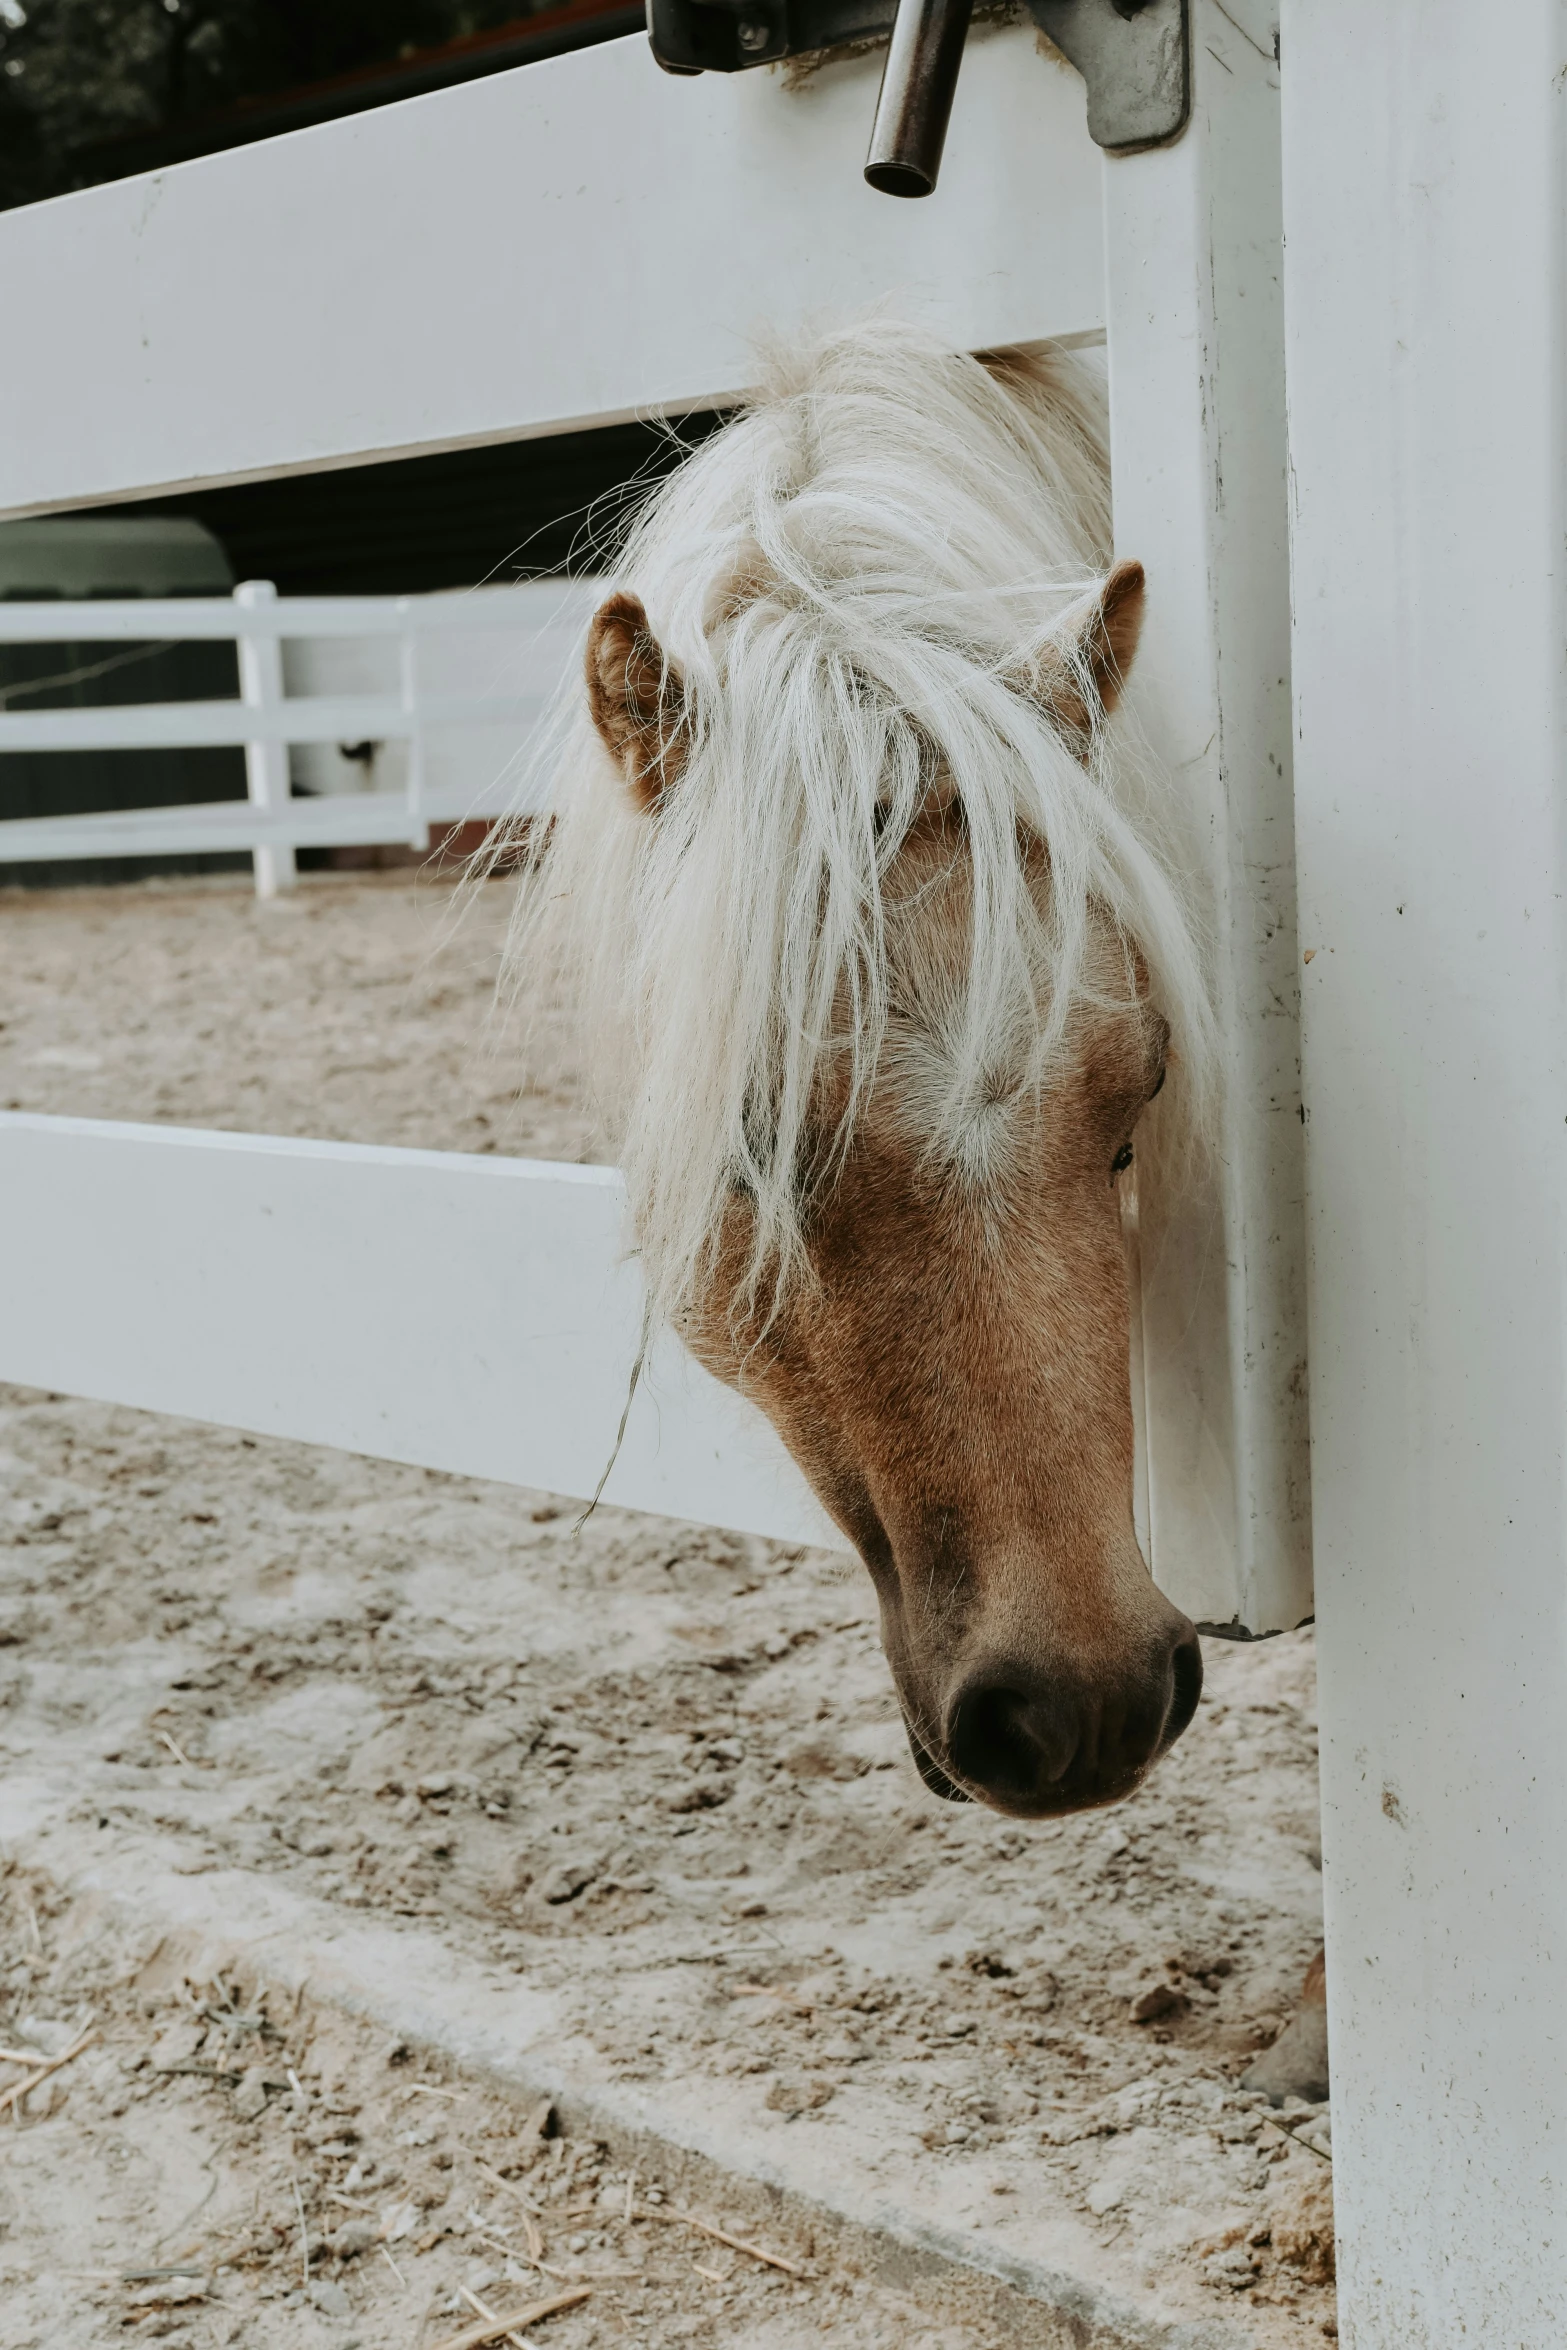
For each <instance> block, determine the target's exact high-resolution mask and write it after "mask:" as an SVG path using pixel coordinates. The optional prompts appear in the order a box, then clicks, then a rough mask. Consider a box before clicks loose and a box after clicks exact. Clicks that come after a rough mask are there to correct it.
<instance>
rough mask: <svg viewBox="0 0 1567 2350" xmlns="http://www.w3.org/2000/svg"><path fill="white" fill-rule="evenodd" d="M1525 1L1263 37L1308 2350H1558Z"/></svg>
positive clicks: (1545, 308) (1561, 968) (1547, 857)
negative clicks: (1305, 1544)
mask: <svg viewBox="0 0 1567 2350" xmlns="http://www.w3.org/2000/svg"><path fill="white" fill-rule="evenodd" d="M1564 33H1567V26H1564V15H1563V8H1562V6H1561V0H1505V4H1503V5H1493V6H1491V7H1486V8H1482V7H1476V6H1475V5H1474V4H1473V0H1377V4H1376V6H1375V7H1369V8H1368V7H1367V6H1366V5H1365V4H1364V0H1286V6H1285V12H1284V24H1283V57H1284V72H1285V172H1284V190H1285V231H1286V253H1287V256H1288V266H1287V296H1288V301H1287V309H1288V326H1289V336H1288V352H1289V381H1290V457H1291V475H1292V483H1293V499H1294V524H1293V528H1294V564H1295V576H1294V594H1295V614H1296V624H1295V641H1294V675H1295V691H1296V702H1297V722H1298V742H1297V751H1296V792H1297V815H1298V843H1299V858H1300V882H1301V941H1302V948H1303V950H1304V952H1306V953H1309V954H1310V956H1311V961H1310V963H1309V966H1308V967H1307V968H1306V970H1305V974H1304V990H1303V993H1304V1021H1305V1027H1304V1040H1305V1078H1306V1087H1305V1090H1306V1102H1307V1108H1308V1113H1309V1124H1308V1127H1307V1153H1308V1178H1309V1193H1310V1234H1311V1275H1310V1305H1311V1396H1312V1435H1313V1486H1314V1502H1315V1515H1316V1533H1317V1577H1318V1605H1319V1611H1320V1614H1319V1622H1320V1635H1319V1638H1320V1657H1321V1676H1322V1724H1323V1757H1322V1768H1323V1805H1324V1864H1325V1866H1324V1874H1325V1885H1326V1893H1327V1908H1328V1979H1329V1994H1330V1997H1329V2010H1330V2029H1331V2034H1332V2044H1333V2083H1334V2096H1333V2106H1334V2129H1333V2141H1334V2156H1335V2179H1336V2183H1337V2202H1338V2218H1339V2243H1340V2254H1339V2257H1340V2276H1341V2279H1342V2288H1341V2289H1342V2296H1343V2340H1344V2343H1345V2346H1346V2350H1415V2346H1417V2345H1418V2346H1419V2350H1427V2346H1430V2350H1454V2346H1456V2345H1458V2344H1475V2345H1480V2344H1485V2345H1488V2346H1489V2345H1496V2346H1498V2350H1500V2346H1501V2345H1503V2344H1505V2345H1506V2350H1560V2345H1561V2344H1562V2343H1563V2341H1567V2099H1564V2097H1563V2093H1562V2077H1561V2074H1562V2043H1563V2037H1564V2031H1563V2015H1564V2005H1563V1990H1564V1986H1567V1769H1564V1766H1563V1745H1562V1740H1563V1725H1564V1723H1567V1491H1564V1480H1563V1465H1564V1464H1563V1448H1564V1440H1567V1375H1564V1354H1567V1263H1564V1257H1567V1252H1564V1241H1567V1071H1564V1065H1563V1064H1564V1058H1567V1029H1564V1021H1563V1014H1564V998H1567V903H1564V891H1567V860H1564V854H1563V817H1564V812H1567V761H1564V754H1563V735H1562V715H1563V692H1562V670H1563V622H1564V598H1563V590H1562V574H1563V523H1564V504H1567V501H1564V496H1563V487H1564V483H1563V475H1564V457H1567V371H1564V367H1563V310H1564V302H1567V252H1564V238H1563V187H1564V168H1563V167H1564V160H1567V137H1564V123H1563V105H1564V97H1563V81H1564V75H1567V40H1564Z"/></svg>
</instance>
